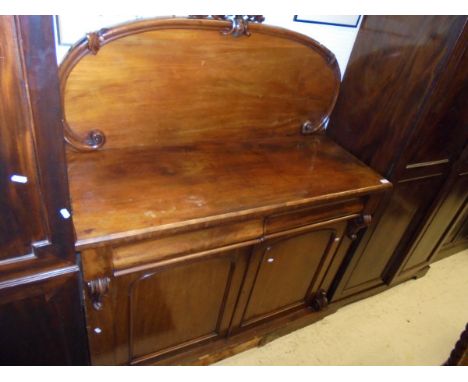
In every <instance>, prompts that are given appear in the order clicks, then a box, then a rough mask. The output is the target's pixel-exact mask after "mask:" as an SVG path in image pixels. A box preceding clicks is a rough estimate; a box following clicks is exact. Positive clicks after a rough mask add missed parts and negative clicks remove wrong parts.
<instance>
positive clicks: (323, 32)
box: [56, 15, 362, 77]
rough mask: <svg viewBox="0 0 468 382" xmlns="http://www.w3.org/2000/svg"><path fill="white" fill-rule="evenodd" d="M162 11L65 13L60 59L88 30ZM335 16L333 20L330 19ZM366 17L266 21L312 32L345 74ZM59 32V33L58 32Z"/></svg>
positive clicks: (276, 17) (270, 17)
mask: <svg viewBox="0 0 468 382" xmlns="http://www.w3.org/2000/svg"><path fill="white" fill-rule="evenodd" d="M155 16H161V15H144V16H143V15H140V16H138V15H120V16H116V15H114V16H105V15H87V16H86V17H80V16H78V17H76V16H74V15H61V16H58V18H57V20H58V23H59V24H60V28H57V25H56V29H60V31H59V32H60V42H61V44H59V43H58V41H57V39H56V45H57V60H58V62H59V63H60V62H61V61H62V59H63V57H64V56H65V54H66V53H67V51H68V49H69V48H70V46H71V45H72V44H73V43H75V42H76V41H78V40H79V39H81V38H82V37H83V36H84V35H85V34H86V33H88V32H92V31H96V30H99V29H101V28H104V27H109V26H112V25H114V24H118V23H122V22H125V21H130V20H135V19H140V18H147V17H155ZM302 17H303V18H306V19H307V20H309V19H312V18H313V19H314V20H327V21H336V20H338V22H339V21H340V20H345V19H346V18H348V17H349V16H317V15H314V16H302ZM329 19H331V20H329ZM361 20H362V17H361V18H360V19H359V23H358V25H357V27H355V28H352V27H344V26H334V25H324V24H312V23H304V22H296V21H294V16H293V15H265V24H271V25H276V26H280V27H283V28H287V29H291V30H294V31H296V32H299V33H302V34H305V35H308V36H310V37H312V38H313V39H315V40H317V41H318V42H319V43H321V44H322V45H325V46H326V47H327V48H328V49H330V50H331V51H332V52H333V53H334V54H335V56H336V59H337V61H338V65H339V66H340V70H341V76H342V77H343V75H344V72H345V69H346V65H347V64H348V60H349V56H350V54H351V50H352V48H353V45H354V41H355V40H356V35H357V33H358V30H359V27H360V23H361ZM56 36H57V33H56Z"/></svg>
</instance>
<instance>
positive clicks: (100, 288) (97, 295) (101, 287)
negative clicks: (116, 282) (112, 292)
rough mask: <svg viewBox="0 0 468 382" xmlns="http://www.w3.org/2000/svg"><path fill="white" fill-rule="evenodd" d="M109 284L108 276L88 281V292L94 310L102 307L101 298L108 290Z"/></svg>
mask: <svg viewBox="0 0 468 382" xmlns="http://www.w3.org/2000/svg"><path fill="white" fill-rule="evenodd" d="M109 284H110V278H109V277H102V278H99V279H95V280H91V281H89V282H88V288H89V293H90V295H91V301H92V303H93V308H94V309H95V310H101V309H102V304H103V302H102V300H103V297H104V296H105V295H106V294H107V292H109Z"/></svg>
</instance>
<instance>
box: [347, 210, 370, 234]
mask: <svg viewBox="0 0 468 382" xmlns="http://www.w3.org/2000/svg"><path fill="white" fill-rule="evenodd" d="M371 221H372V216H371V215H369V214H363V215H360V216H358V217H357V218H356V219H354V220H352V221H350V222H349V224H348V229H347V232H346V234H347V235H348V237H349V238H350V239H351V240H356V239H357V234H358V233H359V231H360V230H362V229H364V228H367V227H369V225H370V223H371Z"/></svg>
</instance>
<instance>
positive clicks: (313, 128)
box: [301, 116, 328, 135]
mask: <svg viewBox="0 0 468 382" xmlns="http://www.w3.org/2000/svg"><path fill="white" fill-rule="evenodd" d="M327 122H328V116H326V117H325V118H324V119H322V121H321V122H320V123H319V124H318V125H314V124H313V123H312V122H311V121H305V122H304V123H303V124H302V126H301V133H302V134H303V135H310V134H318V133H323V132H324V131H325V126H326V125H327Z"/></svg>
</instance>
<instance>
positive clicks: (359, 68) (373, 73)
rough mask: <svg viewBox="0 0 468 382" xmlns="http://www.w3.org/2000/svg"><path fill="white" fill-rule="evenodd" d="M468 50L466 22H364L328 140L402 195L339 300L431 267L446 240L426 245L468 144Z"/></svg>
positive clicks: (366, 241)
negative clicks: (445, 189) (447, 185)
mask: <svg viewBox="0 0 468 382" xmlns="http://www.w3.org/2000/svg"><path fill="white" fill-rule="evenodd" d="M466 41H467V28H466V17H464V16H366V17H365V18H364V20H363V23H362V25H361V29H360V31H359V34H358V37H357V40H356V43H355V46H354V48H353V52H352V54H351V58H350V61H349V65H348V68H347V71H346V76H345V79H344V82H343V84H342V87H341V91H340V96H339V98H338V100H337V104H336V107H335V110H334V112H333V114H332V116H331V120H330V124H329V127H328V129H327V134H328V135H329V136H330V137H332V138H333V139H334V140H335V141H337V142H338V143H339V144H341V145H342V146H343V147H345V148H346V149H348V150H350V151H351V152H352V153H353V154H355V155H356V156H357V157H358V158H359V159H361V160H363V161H364V162H365V163H367V164H369V165H370V166H371V167H373V168H374V169H375V170H377V171H379V172H381V173H382V174H384V175H385V176H387V177H388V178H389V179H390V180H391V181H392V183H394V185H395V187H394V189H393V192H392V194H389V195H388V197H387V199H386V200H384V201H383V202H382V204H381V206H380V208H379V209H378V211H377V212H376V214H375V216H374V221H375V224H373V225H372V226H371V228H370V229H369V230H368V231H367V232H366V234H365V235H364V237H363V238H362V240H360V241H359V243H357V244H356V248H355V251H354V255H353V256H352V257H351V258H350V259H348V261H349V263H348V265H347V267H346V270H343V273H344V274H343V279H342V281H341V282H340V284H339V285H338V286H337V289H336V291H335V297H334V299H335V300H338V299H343V298H352V299H355V297H352V296H354V295H357V294H358V293H362V295H363V296H365V295H368V294H369V291H371V290H375V291H376V292H377V291H380V290H382V287H384V288H385V287H388V285H391V284H395V283H398V282H401V281H404V280H406V279H408V278H411V277H413V276H417V275H419V274H421V272H422V271H424V270H426V268H427V266H428V264H429V263H430V261H431V259H432V255H433V253H434V251H433V249H434V248H435V247H436V245H437V243H438V240H439V238H440V235H439V236H438V237H437V235H436V236H431V235H429V234H428V236H426V238H425V240H423V241H421V240H420V239H421V237H422V235H424V232H425V231H426V230H427V227H428V222H429V221H430V220H431V216H432V214H433V213H434V211H435V210H436V206H437V204H438V203H439V202H438V201H439V200H440V198H441V192H442V190H443V187H444V183H445V181H446V179H447V177H448V174H449V173H450V171H451V168H452V167H453V166H454V164H455V163H456V161H457V158H458V157H459V156H460V153H461V150H462V148H463V146H464V145H465V143H466V140H467V133H468V129H467V122H466V121H467V119H466V79H467V77H466V70H467V69H466V68H467V66H468V65H467V63H466ZM462 193H463V195H464V196H463V197H462V198H464V197H465V196H466V190H464V191H462ZM449 220H450V219H449ZM447 223H448V221H447V220H444V222H443V223H442V224H444V225H445V226H446V225H447ZM438 224H441V222H440V220H439V223H438ZM433 229H434V227H433ZM427 232H431V230H429V231H427ZM419 244H421V247H419V248H418V247H417V246H418V245H419Z"/></svg>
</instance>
